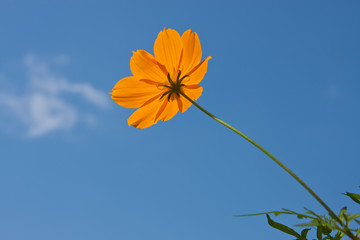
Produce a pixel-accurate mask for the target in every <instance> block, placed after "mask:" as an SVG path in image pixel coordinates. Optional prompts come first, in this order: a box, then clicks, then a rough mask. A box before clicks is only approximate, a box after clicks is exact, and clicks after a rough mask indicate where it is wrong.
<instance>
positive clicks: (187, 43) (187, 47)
mask: <svg viewBox="0 0 360 240" xmlns="http://www.w3.org/2000/svg"><path fill="white" fill-rule="evenodd" d="M181 40H182V43H183V56H182V62H181V67H182V68H181V72H182V73H183V74H184V75H187V74H188V72H190V71H191V69H193V68H194V67H195V66H196V65H198V64H199V63H200V61H201V56H202V49H201V44H200V40H199V37H198V35H197V34H196V33H195V32H192V31H191V29H189V30H187V31H186V32H184V33H183V35H182V36H181Z"/></svg>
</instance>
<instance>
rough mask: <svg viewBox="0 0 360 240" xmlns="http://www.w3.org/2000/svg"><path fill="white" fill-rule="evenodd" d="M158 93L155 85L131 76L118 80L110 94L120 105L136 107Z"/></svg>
mask: <svg viewBox="0 0 360 240" xmlns="http://www.w3.org/2000/svg"><path fill="white" fill-rule="evenodd" d="M160 93H161V91H160V90H159V89H158V88H157V87H156V85H151V84H147V83H145V82H144V81H141V80H139V79H137V78H135V77H132V76H131V77H126V78H123V79H121V80H120V81H118V82H117V83H116V84H115V87H114V88H113V91H112V92H111V93H110V94H111V95H112V96H111V98H112V99H113V100H114V101H115V102H116V103H117V104H119V105H120V106H123V107H126V108H138V107H141V106H142V105H143V104H144V103H146V102H147V101H148V100H149V99H151V98H153V97H154V96H156V95H158V94H160Z"/></svg>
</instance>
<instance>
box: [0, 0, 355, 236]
mask: <svg viewBox="0 0 360 240" xmlns="http://www.w3.org/2000/svg"><path fill="white" fill-rule="evenodd" d="M359 9H360V3H359V1H290V0H287V1H226V0H225V1H187V0H186V1H178V2H175V1H7V0H5V1H1V2H0V29H1V38H0V43H1V44H0V53H1V54H0V144H1V148H0V149H1V152H0V191H1V197H0V239H4V240H65V239H66V240H85V239H86V240H100V239H101V240H103V239H106V240H115V239H117V240H118V239H124V240H140V239H141V240H142V239H148V240H169V239H172V240H184V239H186V240H195V239H196V240H198V239H207V240H215V239H228V240H233V239H234V240H235V239H248V240H257V239H264V238H266V239H291V238H290V237H288V236H287V235H284V234H282V233H280V232H277V231H275V230H273V229H272V228H270V227H269V226H268V225H267V223H266V218H265V217H254V218H234V217H232V215H233V214H246V213H255V212H262V211H269V210H278V209H281V208H289V209H292V210H297V211H301V210H302V208H303V207H308V208H310V209H312V210H315V211H318V212H321V213H325V211H324V210H323V209H322V208H321V207H320V206H319V204H318V203H317V202H315V200H313V199H312V198H311V196H310V195H309V194H308V193H307V192H305V190H303V189H302V188H301V186H300V185H299V184H298V183H296V182H295V181H294V180H293V179H291V177H290V176H288V175H287V174H286V173H285V172H284V171H283V170H281V169H280V168H279V167H278V166H276V165H275V164H274V163H273V162H271V160H270V159H268V158H267V157H266V156H265V155H264V154H262V153H261V152H260V151H258V150H257V149H255V148H254V147H253V146H251V145H250V144H249V143H247V142H246V141H244V140H243V139H241V138H240V137H239V136H237V135H235V134H234V133H232V132H230V131H229V130H228V129H226V128H224V127H223V126H221V125H220V124H218V123H217V122H215V121H214V120H212V119H210V118H209V117H207V116H206V115H204V114H203V113H202V112H200V111H199V110H198V109H196V108H195V107H194V106H192V107H191V108H190V109H189V110H188V111H187V112H185V113H183V114H177V115H176V116H175V117H174V118H173V119H171V120H170V121H167V122H159V123H158V124H157V125H154V126H152V127H150V128H147V129H143V130H139V129H135V128H133V127H128V125H127V123H126V120H127V118H128V117H129V116H130V115H131V113H132V112H133V110H131V109H125V108H122V107H120V106H118V105H117V104H115V103H114V102H112V100H111V99H110V96H109V95H108V92H110V91H111V89H112V87H113V86H114V85H115V83H116V82H117V81H118V80H119V79H121V78H123V77H126V76H129V75H131V72H130V67H129V60H130V57H131V56H132V51H135V50H137V49H144V50H147V51H149V52H151V53H152V52H153V44H154V41H155V39H156V36H157V34H158V33H159V31H161V30H162V29H163V28H164V27H166V28H173V29H176V30H177V31H179V32H180V33H182V32H184V31H185V30H187V29H189V28H191V29H192V30H193V31H195V32H197V33H198V35H199V37H200V41H201V43H202V48H203V56H204V57H206V56H212V59H211V60H210V62H209V67H208V72H207V74H206V76H205V78H204V80H203V81H202V83H201V85H202V86H203V87H204V91H203V94H202V96H201V97H200V98H199V100H198V103H199V104H200V105H202V106H203V107H205V108H206V109H207V110H209V111H210V112H212V113H213V114H215V115H217V116H218V117H220V118H221V119H223V120H225V121H227V122H228V123H230V124H232V125H234V126H235V127H237V128H238V129H239V130H241V131H243V132H244V133H245V134H247V135H248V136H250V137H251V138H253V139H254V140H256V141H258V142H259V143H260V144H261V145H263V146H264V147H265V148H266V149H268V150H269V151H270V152H272V153H273V154H274V155H275V156H277V157H278V158H279V159H280V160H281V161H283V162H284V163H285V164H286V165H287V166H288V167H290V168H291V169H292V170H294V171H295V172H296V173H297V174H298V175H299V176H300V177H302V178H303V180H304V181H305V182H307V183H308V184H309V185H310V186H311V187H312V188H313V189H314V190H315V191H316V192H317V193H318V194H319V195H320V196H321V197H322V198H323V199H324V200H325V201H326V202H327V203H328V204H329V205H330V206H331V207H333V208H334V210H335V211H338V210H339V209H340V208H342V207H343V206H345V205H347V206H348V207H349V208H350V210H352V211H353V212H359V208H358V206H355V205H353V204H351V203H350V201H348V200H347V199H346V198H345V197H344V196H343V195H341V193H343V192H346V191H350V192H356V191H359V188H358V186H359V185H360V177H359V169H360V152H359V149H360V141H359V135H360V126H359V122H360V113H359V102H360V95H359V91H360V68H359V64H360V47H359V42H360V32H359V29H360V15H359V14H358V13H359ZM276 220H278V221H280V222H285V223H288V224H292V223H294V222H295V221H294V220H293V219H291V218H281V217H277V218H276Z"/></svg>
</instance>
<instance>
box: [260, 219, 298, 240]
mask: <svg viewBox="0 0 360 240" xmlns="http://www.w3.org/2000/svg"><path fill="white" fill-rule="evenodd" d="M266 217H267V220H268V223H269V225H270V226H271V227H273V228H276V229H278V230H280V231H282V232H284V233H287V234H290V235H293V236H295V237H297V238H301V235H300V234H298V233H297V232H295V230H294V229H291V228H289V227H288V226H285V225H283V224H281V223H278V222H275V221H273V220H272V219H271V218H270V217H269V215H268V214H266Z"/></svg>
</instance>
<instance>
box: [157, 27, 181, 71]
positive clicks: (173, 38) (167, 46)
mask: <svg viewBox="0 0 360 240" xmlns="http://www.w3.org/2000/svg"><path fill="white" fill-rule="evenodd" d="M182 48H183V46H182V41H181V37H180V35H179V33H178V32H177V31H175V30H173V29H167V30H165V29H164V31H161V32H160V33H159V34H158V36H157V38H156V40H155V44H154V54H155V59H156V61H158V62H159V63H161V64H162V65H164V66H165V67H166V69H167V71H168V72H169V73H170V76H171V77H173V76H175V75H176V74H177V71H178V69H179V63H180V58H181V52H182Z"/></svg>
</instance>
